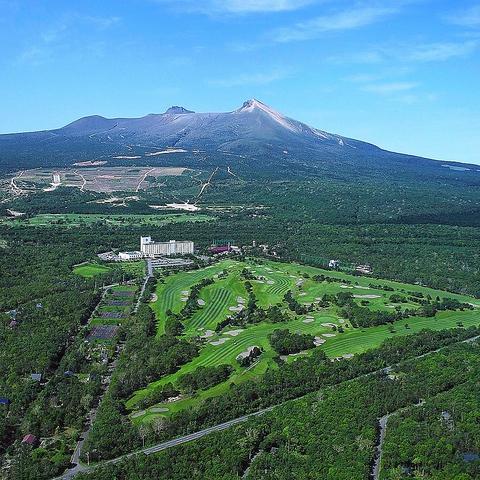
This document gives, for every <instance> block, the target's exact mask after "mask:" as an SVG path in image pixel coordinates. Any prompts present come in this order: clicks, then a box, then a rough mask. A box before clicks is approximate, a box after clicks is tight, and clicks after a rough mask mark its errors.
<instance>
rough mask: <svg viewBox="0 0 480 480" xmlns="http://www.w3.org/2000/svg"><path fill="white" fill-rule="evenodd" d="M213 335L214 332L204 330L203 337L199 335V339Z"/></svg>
mask: <svg viewBox="0 0 480 480" xmlns="http://www.w3.org/2000/svg"><path fill="white" fill-rule="evenodd" d="M214 335H215V332H214V331H213V330H206V331H205V333H204V334H203V335H200V338H210V337H213V336H214Z"/></svg>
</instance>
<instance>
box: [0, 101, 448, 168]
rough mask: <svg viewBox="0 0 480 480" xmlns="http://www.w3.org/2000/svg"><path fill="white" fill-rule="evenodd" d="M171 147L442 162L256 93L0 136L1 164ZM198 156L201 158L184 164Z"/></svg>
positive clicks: (253, 155) (304, 164) (346, 160)
mask: <svg viewBox="0 0 480 480" xmlns="http://www.w3.org/2000/svg"><path fill="white" fill-rule="evenodd" d="M172 147H175V148H177V149H184V150H186V151H187V152H190V153H191V152H193V151H195V152H198V151H200V152H203V153H204V154H205V160H206V161H213V160H212V159H214V158H215V159H217V160H218V159H219V158H220V157H222V155H232V154H233V155H236V156H237V157H238V158H245V159H246V160H245V162H247V161H248V160H249V159H250V160H252V162H254V165H255V168H257V169H260V168H261V166H262V165H265V166H269V168H275V167H279V166H280V165H282V166H283V167H285V168H289V169H290V170H292V168H291V165H292V163H293V164H295V165H297V167H298V168H310V167H314V168H317V169H321V170H324V171H329V172H330V171H333V172H334V171H337V170H339V171H341V170H342V169H345V168H347V167H348V168H350V169H353V170H358V171H365V169H370V170H371V169H375V170H378V169H380V170H385V171H386V172H388V171H389V169H390V170H391V167H392V165H398V166H399V168H403V166H405V165H408V169H412V168H413V169H414V170H416V169H418V168H421V167H422V165H423V166H425V165H430V166H432V165H433V166H434V168H435V169H439V168H440V167H441V165H440V164H439V163H438V162H434V161H432V160H428V159H421V158H418V157H413V156H409V155H402V154H396V153H392V152H388V151H385V150H382V149H380V148H378V147H376V146H374V145H371V144H369V143H365V142H361V141H358V140H353V139H350V138H346V137H343V136H340V135H335V134H331V133H328V132H325V131H323V130H319V129H316V128H313V127H311V126H309V125H306V124H305V123H302V122H300V121H297V120H294V119H292V118H289V117H287V116H285V115H282V114H281V113H279V112H277V111H276V110H274V109H272V108H271V107H269V106H267V105H265V104H264V103H262V102H260V101H259V100H255V99H252V100H248V101H246V102H244V103H243V105H242V106H241V107H240V108H238V109H236V110H234V111H232V112H225V113H195V112H193V111H191V110H188V109H186V108H184V107H181V106H172V107H170V108H169V109H168V110H166V111H165V113H162V114H149V115H146V116H144V117H140V118H105V117H102V116H98V115H93V116H89V117H84V118H80V119H78V120H76V121H74V122H72V123H70V124H68V125H66V126H64V127H62V128H59V129H55V130H46V131H41V132H33V133H19V134H8V135H0V166H1V167H3V168H4V169H5V168H7V169H12V168H25V167H31V166H47V165H69V164H72V163H74V162H76V161H78V160H94V159H99V158H102V159H108V158H112V159H115V158H117V159H118V157H120V158H122V159H125V158H127V157H128V158H134V159H135V160H136V161H137V163H141V162H146V163H148V164H152V163H153V162H155V161H156V162H157V163H159V162H160V159H152V158H151V157H148V155H147V154H148V153H150V154H151V152H152V151H157V150H158V149H166V148H172ZM164 157H165V156H163V158H162V160H161V161H162V162H164V163H165V162H167V161H172V158H173V157H175V156H174V155H169V159H168V160H166V159H165V158H164ZM139 158H141V159H143V160H141V161H138V159H139ZM146 159H148V162H147V160H146ZM195 161H198V159H190V161H189V162H190V163H191V162H195ZM229 161H231V158H230V159H229ZM189 162H187V163H189ZM432 162H434V164H432ZM444 163H445V162H444ZM447 163H448V162H447ZM394 170H395V169H394ZM441 170H443V171H446V170H447V169H445V168H443V169H441Z"/></svg>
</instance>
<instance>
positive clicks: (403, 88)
mask: <svg viewBox="0 0 480 480" xmlns="http://www.w3.org/2000/svg"><path fill="white" fill-rule="evenodd" d="M417 86H418V84H417V83H414V82H386V83H373V84H369V85H365V86H364V87H363V88H362V90H364V91H365V92H372V93H378V94H380V95H391V94H393V93H399V92H408V91H410V90H413V89H415V88H416V87H417Z"/></svg>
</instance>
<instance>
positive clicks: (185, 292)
mask: <svg viewBox="0 0 480 480" xmlns="http://www.w3.org/2000/svg"><path fill="white" fill-rule="evenodd" d="M180 293H181V294H182V295H188V294H189V293H190V292H189V291H188V290H182V291H181V292H180Z"/></svg>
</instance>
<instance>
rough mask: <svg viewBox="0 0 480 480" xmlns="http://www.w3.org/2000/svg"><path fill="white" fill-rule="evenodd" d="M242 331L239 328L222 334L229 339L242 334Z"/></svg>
mask: <svg viewBox="0 0 480 480" xmlns="http://www.w3.org/2000/svg"><path fill="white" fill-rule="evenodd" d="M242 332H243V330H242V329H241V328H239V329H238V330H230V331H229V332H224V334H225V335H230V336H231V337H236V336H237V335H239V334H240V333H242Z"/></svg>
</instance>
